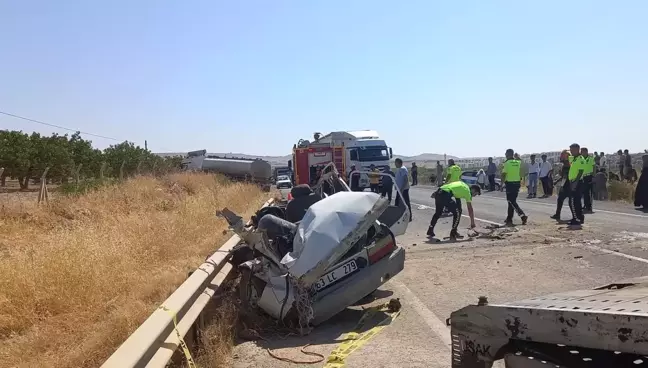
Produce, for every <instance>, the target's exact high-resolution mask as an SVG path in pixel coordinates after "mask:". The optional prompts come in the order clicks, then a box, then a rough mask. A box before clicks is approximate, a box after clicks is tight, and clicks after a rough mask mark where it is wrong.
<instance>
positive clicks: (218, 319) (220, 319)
mask: <svg viewBox="0 0 648 368" xmlns="http://www.w3.org/2000/svg"><path fill="white" fill-rule="evenodd" d="M207 314H209V315H210V316H211V318H210V319H209V320H208V321H206V324H205V328H204V329H202V330H201V331H200V338H199V341H198V349H197V351H196V353H195V354H194V360H195V362H196V365H198V367H200V368H223V367H229V366H231V355H232V354H231V353H232V347H233V346H234V339H235V338H236V329H237V323H238V319H239V309H238V302H237V298H236V297H235V296H234V295H233V294H232V293H231V292H230V293H229V294H226V295H224V296H223V297H222V298H221V300H220V302H219V305H218V306H216V307H214V306H212V310H211V311H208V312H207ZM187 366H188V365H187V364H186V362H185V361H184V360H183V361H182V364H180V367H182V368H186V367H187Z"/></svg>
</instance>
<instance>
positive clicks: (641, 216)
mask: <svg viewBox="0 0 648 368" xmlns="http://www.w3.org/2000/svg"><path fill="white" fill-rule="evenodd" d="M480 198H489V199H490V198H493V199H498V200H506V198H502V197H495V196H481V197H480ZM518 202H523V203H533V204H540V205H543V206H549V207H556V204H553V203H544V202H536V201H529V200H526V199H518ZM595 204H596V202H595ZM595 207H596V205H595ZM596 212H603V213H609V214H612V215H623V216H630V217H639V218H645V219H648V216H646V215H638V214H636V213H626V212H616V211H608V210H600V209H597V208H594V213H596Z"/></svg>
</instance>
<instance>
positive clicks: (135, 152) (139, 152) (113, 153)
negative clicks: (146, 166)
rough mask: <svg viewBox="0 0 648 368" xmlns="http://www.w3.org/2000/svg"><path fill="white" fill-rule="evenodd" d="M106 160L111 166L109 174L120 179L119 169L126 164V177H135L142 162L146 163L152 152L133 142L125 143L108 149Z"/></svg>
mask: <svg viewBox="0 0 648 368" xmlns="http://www.w3.org/2000/svg"><path fill="white" fill-rule="evenodd" d="M103 155H104V159H105V161H106V162H107V163H108V166H109V168H110V169H109V172H108V173H107V174H109V175H110V176H113V177H119V168H120V167H121V165H122V163H124V177H127V176H131V175H134V174H135V173H136V172H137V166H138V165H139V163H140V162H141V161H146V159H147V158H148V157H150V155H151V152H150V151H148V150H145V149H144V148H142V147H140V146H136V145H135V144H134V143H132V142H123V143H119V144H115V145H112V146H110V147H108V148H106V149H105V150H104V152H103Z"/></svg>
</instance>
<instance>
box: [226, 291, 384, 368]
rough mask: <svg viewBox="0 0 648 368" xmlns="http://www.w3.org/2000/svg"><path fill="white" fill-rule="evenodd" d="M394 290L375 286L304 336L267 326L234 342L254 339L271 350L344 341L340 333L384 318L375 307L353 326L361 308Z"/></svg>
mask: <svg viewBox="0 0 648 368" xmlns="http://www.w3.org/2000/svg"><path fill="white" fill-rule="evenodd" d="M393 294H394V293H393V291H391V290H381V289H378V290H376V291H374V292H373V293H371V294H370V295H368V296H366V297H364V298H363V299H361V300H359V301H358V302H356V303H355V304H354V305H353V306H352V307H349V308H347V309H345V310H343V311H342V312H340V313H338V314H337V315H335V316H333V317H332V318H331V319H329V320H328V321H326V322H324V323H322V324H320V325H318V326H316V327H315V328H314V329H313V330H312V331H311V333H310V334H308V335H305V336H299V334H298V333H296V331H294V330H292V331H290V332H288V330H286V329H285V328H283V329H282V328H278V329H276V330H274V331H273V329H271V328H270V329H263V332H260V333H259V335H260V338H258V335H257V336H256V337H253V338H244V337H242V336H241V334H239V338H238V341H237V344H240V343H243V342H245V341H249V340H254V341H255V344H256V345H257V346H258V347H260V348H263V349H270V350H276V349H285V348H301V347H303V346H305V345H312V346H317V345H328V344H336V345H337V344H339V343H341V342H344V340H343V339H342V335H344V334H345V333H347V332H351V331H354V332H357V333H362V332H365V331H368V330H370V329H372V328H373V327H375V326H377V325H378V324H379V323H380V322H382V321H383V320H385V318H387V317H388V316H389V315H388V314H387V313H385V312H383V311H378V312H376V313H375V314H373V315H372V316H371V318H369V319H367V320H366V321H365V322H364V323H363V325H362V326H361V327H360V328H359V329H356V328H357V324H358V321H360V319H361V318H362V316H363V315H364V314H365V311H364V308H367V307H370V306H376V305H380V304H383V303H387V302H388V301H389V299H388V298H389V297H391V296H392V295H393ZM378 301H380V302H378ZM365 318H366V317H365ZM255 334H256V331H255ZM307 350H312V349H307ZM325 355H326V354H325ZM300 359H306V360H308V359H309V357H308V356H302V357H300ZM314 359H317V358H314Z"/></svg>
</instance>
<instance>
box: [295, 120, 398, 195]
mask: <svg viewBox="0 0 648 368" xmlns="http://www.w3.org/2000/svg"><path fill="white" fill-rule="evenodd" d="M314 138H315V139H314V140H313V141H312V142H311V141H307V140H300V141H299V143H298V144H297V145H295V147H294V149H293V162H292V166H293V167H294V169H293V170H295V172H296V173H297V174H298V175H297V176H298V178H299V180H298V181H299V182H298V183H297V184H310V182H312V181H313V179H314V178H313V177H312V176H313V173H314V172H315V170H313V167H314V166H317V165H320V166H321V165H326V164H328V163H329V162H334V163H335V165H336V167H337V169H338V170H339V171H341V172H344V173H345V174H348V173H349V171H350V170H351V166H353V165H355V167H356V170H358V171H369V168H370V167H371V165H374V166H375V167H376V168H377V169H378V170H379V171H381V172H383V171H386V170H387V169H389V162H390V159H391V158H392V156H393V153H392V149H391V148H390V147H388V146H387V143H386V142H385V140H383V139H381V138H380V136H379V135H378V132H376V131H375V130H357V131H338V132H331V133H329V134H326V135H324V136H322V135H321V134H319V133H315V135H314ZM306 171H307V172H306ZM358 184H359V187H360V188H368V187H369V177H368V176H367V175H366V174H362V175H361V176H360V180H359V183H358Z"/></svg>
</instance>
